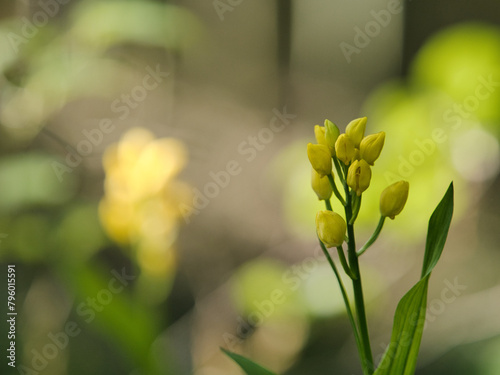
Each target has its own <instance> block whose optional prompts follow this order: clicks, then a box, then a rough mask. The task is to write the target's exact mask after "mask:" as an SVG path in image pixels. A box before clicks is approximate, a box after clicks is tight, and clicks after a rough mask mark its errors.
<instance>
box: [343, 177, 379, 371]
mask: <svg viewBox="0 0 500 375" xmlns="http://www.w3.org/2000/svg"><path fill="white" fill-rule="evenodd" d="M344 189H345V192H346V197H347V205H346V206H345V215H346V222H347V236H348V238H349V241H348V242H347V255H348V258H349V265H350V268H351V270H352V272H353V274H354V275H355V276H357V277H356V279H353V280H352V286H353V291H354V305H355V307H356V312H357V314H356V315H357V320H358V327H359V334H360V336H361V343H362V345H363V355H362V360H363V359H364V360H363V363H362V367H363V372H364V373H365V375H371V374H373V355H372V351H371V347H370V338H369V334H368V324H367V322H366V311H365V303H364V298H363V287H362V283H361V274H360V272H359V263H358V256H357V254H356V242H355V239H354V238H355V237H354V227H353V225H352V224H349V223H350V221H351V218H352V205H351V203H352V202H351V195H350V194H349V188H348V186H347V184H344Z"/></svg>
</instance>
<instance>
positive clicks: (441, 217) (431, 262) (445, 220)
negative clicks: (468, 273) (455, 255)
mask: <svg viewBox="0 0 500 375" xmlns="http://www.w3.org/2000/svg"><path fill="white" fill-rule="evenodd" d="M452 216H453V182H452V183H451V184H450V187H449V188H448V190H447V191H446V194H445V195H444V197H443V199H442V200H441V202H439V204H438V206H437V207H436V209H435V210H434V212H433V214H432V216H431V219H430V220H429V227H428V229H427V241H426V243H425V255H424V263H423V265H422V276H421V277H424V276H426V275H428V274H430V273H431V271H432V269H433V268H434V266H435V265H436V263H437V262H438V260H439V257H440V256H441V253H442V252H443V248H444V244H445V242H446V237H447V236H448V230H449V229H450V223H451V217H452Z"/></svg>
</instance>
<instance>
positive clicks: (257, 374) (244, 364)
mask: <svg viewBox="0 0 500 375" xmlns="http://www.w3.org/2000/svg"><path fill="white" fill-rule="evenodd" d="M221 350H222V351H223V352H224V353H225V354H226V355H227V356H229V357H230V358H231V359H232V360H233V361H235V362H236V363H237V364H238V365H239V366H240V367H241V368H242V369H243V371H245V373H246V374H248V375H276V374H275V373H274V372H271V371H269V370H266V369H265V368H264V367H262V366H259V365H258V364H256V363H255V362H253V361H251V360H250V359H248V358H245V357H243V356H241V355H239V354H236V353H233V352H230V351H229V350H226V349H223V348H221Z"/></svg>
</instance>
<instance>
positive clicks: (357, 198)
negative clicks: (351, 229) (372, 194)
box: [349, 192, 363, 225]
mask: <svg viewBox="0 0 500 375" xmlns="http://www.w3.org/2000/svg"><path fill="white" fill-rule="evenodd" d="M361 197H363V196H362V195H360V196H357V195H356V193H354V192H353V200H354V203H353V205H352V206H353V207H352V217H351V220H350V221H349V224H351V225H353V224H354V222H355V221H356V219H357V217H358V213H359V209H360V208H361Z"/></svg>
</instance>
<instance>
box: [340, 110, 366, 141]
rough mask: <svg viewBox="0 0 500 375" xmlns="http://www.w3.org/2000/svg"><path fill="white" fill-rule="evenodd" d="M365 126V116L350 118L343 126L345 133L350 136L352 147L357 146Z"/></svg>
mask: <svg viewBox="0 0 500 375" xmlns="http://www.w3.org/2000/svg"><path fill="white" fill-rule="evenodd" d="M365 128H366V117H361V118H357V119H356V120H352V121H351V122H350V123H349V124H348V125H347V127H346V128H345V133H346V134H347V135H348V137H349V138H351V140H352V142H353V143H354V147H358V148H359V144H360V143H361V140H362V139H363V137H364V136H365Z"/></svg>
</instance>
